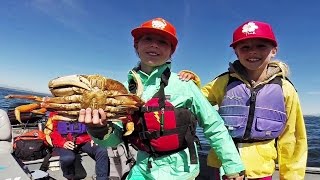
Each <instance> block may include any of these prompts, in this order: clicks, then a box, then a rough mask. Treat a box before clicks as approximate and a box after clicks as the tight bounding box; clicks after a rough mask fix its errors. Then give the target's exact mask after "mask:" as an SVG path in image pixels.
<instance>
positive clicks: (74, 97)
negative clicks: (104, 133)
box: [6, 72, 144, 135]
mask: <svg viewBox="0 0 320 180" xmlns="http://www.w3.org/2000/svg"><path fill="white" fill-rule="evenodd" d="M133 75H134V80H135V81H136V83H137V93H136V94H132V93H129V92H128V90H127V89H126V88H125V86H124V85H123V84H121V83H120V82H118V81H116V80H113V79H109V78H106V77H104V76H101V75H70V76H63V77H58V78H56V79H53V80H51V81H50V82H49V89H50V91H51V93H52V95H53V97H39V96H33V95H8V96H6V98H20V99H29V100H34V101H36V102H37V103H32V104H28V105H23V106H18V107H16V108H15V115H16V118H17V120H19V121H20V122H21V120H20V112H32V111H33V112H34V111H37V110H39V109H42V110H41V112H43V108H45V109H47V110H50V111H54V112H57V113H58V115H59V117H64V118H65V120H68V119H72V118H73V119H76V118H77V117H78V115H79V111H80V109H86V108H92V109H98V108H102V109H104V111H105V112H106V115H107V119H109V120H111V121H112V120H116V119H120V120H122V121H126V120H127V115H129V114H132V113H133V112H134V111H136V110H138V109H139V107H140V106H142V105H143V104H144V102H143V101H142V100H141V99H140V96H141V94H142V83H141V80H140V79H139V78H138V77H137V75H136V73H135V72H133ZM124 123H126V127H127V133H126V135H129V134H131V132H132V131H133V130H134V127H133V125H132V124H133V122H124Z"/></svg>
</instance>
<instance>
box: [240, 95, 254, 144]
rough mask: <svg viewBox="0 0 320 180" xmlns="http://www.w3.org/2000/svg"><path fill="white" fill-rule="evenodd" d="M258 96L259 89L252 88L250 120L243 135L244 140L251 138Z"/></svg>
mask: <svg viewBox="0 0 320 180" xmlns="http://www.w3.org/2000/svg"><path fill="white" fill-rule="evenodd" d="M256 97H257V91H255V89H252V90H251V97H250V107H249V115H248V122H247V126H246V131H245V133H244V136H243V139H244V140H248V139H249V138H250V134H251V128H252V124H253V118H254V111H255V109H256Z"/></svg>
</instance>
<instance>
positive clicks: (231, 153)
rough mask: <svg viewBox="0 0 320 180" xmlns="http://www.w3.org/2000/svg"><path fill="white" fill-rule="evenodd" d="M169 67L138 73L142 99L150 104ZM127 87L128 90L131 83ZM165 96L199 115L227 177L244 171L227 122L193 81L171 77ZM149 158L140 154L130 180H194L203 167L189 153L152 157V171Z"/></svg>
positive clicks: (174, 74)
mask: <svg viewBox="0 0 320 180" xmlns="http://www.w3.org/2000/svg"><path fill="white" fill-rule="evenodd" d="M167 67H170V65H169V64H164V65H162V66H160V67H158V68H155V69H154V71H153V72H152V73H151V74H150V75H148V74H145V73H144V72H142V71H138V72H137V73H138V75H139V76H140V78H141V81H142V83H143V85H144V90H143V94H142V97H141V98H142V99H143V100H144V101H148V100H149V99H151V98H152V96H153V95H154V94H155V93H156V92H158V90H159V88H160V77H161V74H162V72H163V71H164V70H165V69H166V68H167ZM128 78H129V80H130V79H131V78H132V74H130V73H129V75H128ZM125 85H127V86H128V83H126V84H125ZM165 94H166V95H167V96H168V97H170V102H171V103H172V104H173V105H174V106H175V107H183V108H188V109H190V110H191V111H192V112H193V113H194V114H195V115H196V117H197V119H198V120H199V125H200V126H201V127H202V128H203V132H204V135H205V137H206V138H207V139H208V140H209V143H210V146H211V147H212V148H213V149H214V150H215V152H216V153H217V156H218V157H219V159H220V160H221V162H222V167H223V169H224V171H225V173H226V174H233V173H238V172H240V171H243V170H244V166H243V164H242V162H241V159H240V156H239V154H238V152H237V149H236V148H235V145H234V143H233V141H232V139H231V137H230V136H229V133H228V131H227V129H226V128H225V126H224V122H223V120H222V119H221V117H220V116H219V114H218V113H217V111H216V110H215V109H214V108H213V107H212V106H211V105H210V103H209V102H208V101H207V99H206V98H205V97H204V96H203V95H202V93H201V91H200V90H199V88H198V87H197V86H196V85H195V84H194V83H193V82H192V81H189V82H184V81H181V80H180V79H179V78H178V76H177V74H176V73H171V76H170V79H169V84H168V85H167V86H166V87H165ZM107 137H110V136H108V135H105V137H104V138H102V139H104V140H100V141H107V139H108V138H107ZM100 138H101V137H100ZM148 158H149V154H148V153H146V152H143V151H138V154H137V161H136V165H135V166H134V167H133V168H132V170H131V171H130V173H129V175H128V176H127V179H167V180H169V179H170V180H171V179H194V178H195V177H197V176H198V174H199V163H198V164H190V161H189V159H190V158H189V150H188V149H185V150H182V151H180V152H177V153H174V154H171V155H166V156H161V157H159V158H152V157H151V163H152V168H150V169H149V168H148V167H147V163H148Z"/></svg>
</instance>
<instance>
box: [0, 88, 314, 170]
mask: <svg viewBox="0 0 320 180" xmlns="http://www.w3.org/2000/svg"><path fill="white" fill-rule="evenodd" d="M8 94H34V95H39V96H48V94H40V93H34V92H27V91H21V90H14V89H8V88H2V87H0V109H4V110H7V109H8V108H9V107H12V106H14V104H16V103H26V102H30V101H28V100H17V99H5V98H4V96H6V95H8ZM319 122H320V117H316V116H305V123H306V129H307V135H308V162H307V166H308V167H320V128H319ZM197 135H198V137H199V139H200V142H201V146H202V150H200V151H199V152H200V153H205V154H206V153H207V152H208V150H209V149H210V146H209V144H208V141H207V140H206V138H205V137H204V134H203V133H202V129H201V128H200V127H198V128H197Z"/></svg>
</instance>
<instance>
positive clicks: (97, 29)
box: [0, 0, 320, 115]
mask: <svg viewBox="0 0 320 180" xmlns="http://www.w3.org/2000/svg"><path fill="white" fill-rule="evenodd" d="M319 7H320V1H316V0H312V1H311V0H304V1H298V0H296V1H294V0H268V1H257V0H255V1H253V0H247V1H235V0H196V1H195V0H161V1H160V0H128V1H121V0H90V1H88V0H10V1H1V6H0V62H1V70H0V86H10V87H19V88H23V89H28V90H33V91H36V92H44V93H49V89H48V82H49V81H50V80H51V79H53V78H56V77H59V76H64V75H71V74H102V75H104V76H107V77H110V78H113V79H116V80H119V81H121V82H122V81H125V80H126V77H127V76H126V75H127V72H128V71H129V70H130V69H132V67H133V66H135V65H136V64H137V62H138V60H139V59H138V57H137V56H136V54H135V51H134V48H133V38H132V36H131V33H130V32H131V30H132V29H133V28H135V27H138V26H139V25H140V24H141V23H142V22H144V21H146V20H149V19H152V18H155V17H163V18H164V19H166V20H168V21H169V22H171V23H172V24H174V26H175V27H176V29H177V34H178V39H179V43H178V48H177V50H176V52H175V54H174V55H173V57H172V62H173V65H172V68H173V71H175V72H179V71H180V70H183V69H188V70H192V71H194V72H195V73H197V74H198V75H199V76H200V78H201V81H202V85H204V84H206V83H208V82H210V81H211V80H212V79H214V78H215V77H216V76H217V75H219V74H221V73H223V72H225V71H226V70H227V68H228V64H229V62H232V61H234V60H235V59H236V56H235V55H234V52H233V50H232V48H230V47H229V44H230V43H231V40H232V33H233V31H234V30H235V29H236V27H238V26H239V25H241V24H242V23H243V22H245V21H248V20H258V21H265V22H268V23H270V24H271V25H272V27H273V30H274V33H275V34H276V38H277V41H278V44H279V51H278V54H277V57H276V58H277V59H280V60H282V61H283V62H285V63H287V64H288V65H289V67H290V72H291V75H290V77H289V78H290V80H291V81H292V82H293V84H294V85H295V88H296V89H297V91H298V93H299V97H300V101H301V104H302V109H303V113H304V114H306V115H309V114H320V78H319V77H318V76H319V74H318V73H319V71H320V69H319V67H320V60H319V58H318V57H319V54H318V53H319V50H318V48H317V47H318V46H317V45H318V42H319V41H320V36H319V32H320V20H319V17H320V11H319Z"/></svg>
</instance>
